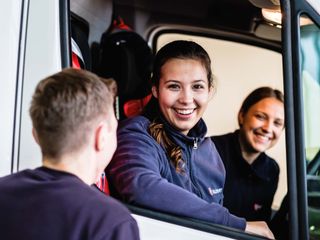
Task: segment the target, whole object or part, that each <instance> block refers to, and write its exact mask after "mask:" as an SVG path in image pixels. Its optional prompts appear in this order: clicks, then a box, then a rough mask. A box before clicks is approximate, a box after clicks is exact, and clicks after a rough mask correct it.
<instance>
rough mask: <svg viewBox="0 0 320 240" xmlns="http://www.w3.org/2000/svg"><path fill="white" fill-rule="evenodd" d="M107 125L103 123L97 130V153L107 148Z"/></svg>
mask: <svg viewBox="0 0 320 240" xmlns="http://www.w3.org/2000/svg"><path fill="white" fill-rule="evenodd" d="M107 131H108V130H107V124H106V123H101V124H100V125H99V126H98V127H97V128H96V130H95V138H94V139H95V147H96V150H97V151H101V150H103V149H104V148H105V146H106V141H107V137H106V135H107Z"/></svg>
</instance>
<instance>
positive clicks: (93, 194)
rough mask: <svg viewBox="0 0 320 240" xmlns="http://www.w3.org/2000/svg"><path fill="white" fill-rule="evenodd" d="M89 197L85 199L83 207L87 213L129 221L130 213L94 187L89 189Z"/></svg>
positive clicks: (116, 201)
mask: <svg viewBox="0 0 320 240" xmlns="http://www.w3.org/2000/svg"><path fill="white" fill-rule="evenodd" d="M88 194H90V196H89V195H88V196H87V197H86V200H87V201H85V203H84V204H85V205H86V208H87V209H88V210H89V211H94V212H96V214H101V215H106V216H108V215H110V218H113V217H114V220H115V221H116V220H117V219H118V220H120V219H122V220H126V219H127V220H129V219H131V216H130V211H129V210H128V208H127V207H126V206H125V205H124V204H122V203H121V202H120V201H118V200H117V199H115V198H113V197H111V196H109V195H105V194H104V193H102V192H100V191H99V190H97V189H95V188H94V187H90V193H89V192H88Z"/></svg>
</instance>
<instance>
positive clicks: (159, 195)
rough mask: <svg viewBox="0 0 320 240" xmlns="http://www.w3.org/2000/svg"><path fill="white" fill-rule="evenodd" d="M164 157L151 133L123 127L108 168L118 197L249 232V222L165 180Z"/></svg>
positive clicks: (154, 208) (132, 202)
mask: <svg viewBox="0 0 320 240" xmlns="http://www.w3.org/2000/svg"><path fill="white" fill-rule="evenodd" d="M160 154H161V153H160V147H159V146H158V145H157V143H156V142H155V141H154V140H153V139H152V137H151V136H150V135H149V134H147V132H144V131H143V130H140V129H132V128H131V129H123V128H122V129H121V130H120V132H119V133H118V148H117V151H116V153H115V155H114V158H113V160H112V162H111V163H110V165H109V166H108V168H107V177H108V179H109V183H110V184H111V185H112V187H111V189H112V188H114V190H115V191H116V195H118V196H119V197H120V198H121V199H122V200H124V201H125V202H128V203H131V204H136V205H140V206H143V207H147V208H150V209H153V210H158V211H162V212H167V213H170V214H175V215H178V216H184V217H191V218H196V219H200V220H203V221H208V222H211V223H216V224H222V225H226V226H229V227H234V228H238V229H245V226H246V221H245V219H243V218H238V217H236V216H234V215H232V214H230V213H229V211H228V210H227V209H226V208H224V207H222V206H221V205H219V204H216V203H211V204H210V203H208V202H206V201H204V200H203V199H201V198H199V197H198V196H197V195H195V194H193V193H191V192H189V191H187V190H185V189H183V188H181V187H179V186H177V185H175V184H172V183H170V182H168V181H167V179H165V178H163V177H162V176H161V174H160V171H161V170H160V169H161V167H163V164H161V159H162V160H163V158H161V157H160Z"/></svg>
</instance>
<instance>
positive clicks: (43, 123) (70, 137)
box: [30, 68, 113, 159]
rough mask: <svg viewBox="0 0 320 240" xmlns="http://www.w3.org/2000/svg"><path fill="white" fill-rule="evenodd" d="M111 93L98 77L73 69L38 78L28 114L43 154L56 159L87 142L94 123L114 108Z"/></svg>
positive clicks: (76, 149)
mask: <svg viewBox="0 0 320 240" xmlns="http://www.w3.org/2000/svg"><path fill="white" fill-rule="evenodd" d="M112 108H113V96H112V94H111V93H110V92H109V90H108V88H107V85H106V84H105V83H104V82H103V81H101V79H100V78H99V77H98V76H97V75H95V74H93V73H91V72H88V71H85V70H78V69H73V68H68V69H64V70H62V71H61V72H59V73H56V74H54V75H52V76H49V77H47V78H45V79H43V80H42V81H40V82H39V83H38V85H37V87H36V90H35V92H34V94H33V97H32V102H31V107H30V116H31V119H32V123H33V127H34V129H35V131H36V134H37V137H38V141H39V145H40V147H41V151H42V154H43V156H46V157H48V158H53V159H59V158H60V157H61V156H62V155H63V154H65V153H68V152H75V151H78V150H80V149H81V148H82V147H83V146H84V145H85V144H88V141H89V137H90V136H88V135H89V134H88V133H89V132H90V130H91V129H92V127H93V124H95V123H98V121H101V120H103V119H105V120H107V119H106V117H107V115H108V114H112V111H113V109H112Z"/></svg>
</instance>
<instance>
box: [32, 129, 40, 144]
mask: <svg viewBox="0 0 320 240" xmlns="http://www.w3.org/2000/svg"><path fill="white" fill-rule="evenodd" d="M32 136H33V138H34V140H35V141H36V143H37V144H38V145H39V138H38V134H37V132H36V130H35V129H34V127H32Z"/></svg>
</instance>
